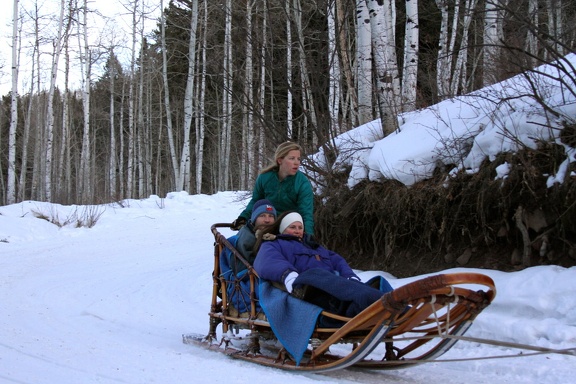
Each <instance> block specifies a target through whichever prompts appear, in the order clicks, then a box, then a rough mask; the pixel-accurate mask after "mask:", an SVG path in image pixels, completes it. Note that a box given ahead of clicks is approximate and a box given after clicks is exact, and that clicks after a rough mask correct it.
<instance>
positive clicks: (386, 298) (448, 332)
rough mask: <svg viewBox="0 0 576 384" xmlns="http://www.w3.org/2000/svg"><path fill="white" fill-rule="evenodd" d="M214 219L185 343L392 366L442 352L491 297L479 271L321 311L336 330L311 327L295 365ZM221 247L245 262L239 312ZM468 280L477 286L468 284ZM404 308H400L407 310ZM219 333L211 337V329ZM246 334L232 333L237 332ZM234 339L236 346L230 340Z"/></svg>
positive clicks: (259, 358) (311, 362) (252, 355)
mask: <svg viewBox="0 0 576 384" xmlns="http://www.w3.org/2000/svg"><path fill="white" fill-rule="evenodd" d="M230 226H231V224H223V223H219V224H214V225H212V227H211V231H212V234H213V235H214V239H215V243H214V272H213V275H212V278H213V290H212V301H211V305H210V312H209V314H208V316H209V324H210V325H209V332H208V335H206V336H203V337H201V336H197V335H184V336H183V339H184V342H185V343H194V344H199V345H202V346H204V347H206V348H208V349H211V350H218V351H220V352H224V353H226V354H228V355H230V356H233V357H235V358H240V359H244V360H248V361H252V362H255V363H258V364H262V365H266V366H271V367H277V368H281V369H286V370H297V371H314V372H318V371H330V370H336V369H342V368H345V367H349V366H352V365H353V366H354V367H358V368H369V369H397V368H402V367H409V366H412V365H414V364H418V363H419V362H422V361H424V360H432V359H435V358H437V357H438V356H440V355H442V354H444V353H445V352H446V351H448V350H449V349H450V348H451V347H452V346H453V345H454V344H455V343H456V341H457V337H458V336H461V335H463V334H464V333H465V332H466V330H467V329H468V328H469V327H470V325H471V324H472V321H473V320H474V319H475V318H476V316H477V315H478V314H479V313H480V312H481V311H482V310H484V308H486V307H487V306H488V305H489V304H490V303H491V302H492V300H493V299H494V297H495V295H496V288H495V285H494V282H493V281H492V279H491V278H490V277H488V276H486V275H483V274H479V273H453V274H440V275H434V276H430V277H426V278H423V279H420V280H418V281H415V282H412V283H410V284H407V285H405V286H402V287H399V288H396V289H395V290H394V291H392V292H389V293H387V294H385V295H383V296H382V298H381V299H380V300H378V301H376V302H375V303H373V304H372V305H371V306H369V307H368V308H366V309H365V310H364V311H363V312H362V313H360V314H358V315H357V316H355V317H354V318H345V317H341V316H337V315H334V314H330V313H327V312H325V311H324V312H322V315H323V316H328V317H332V318H334V319H338V320H342V321H344V322H345V323H344V325H343V326H342V327H340V328H319V327H317V328H316V329H315V330H314V332H313V334H312V337H311V339H310V344H309V347H310V348H309V349H308V351H307V352H306V353H305V355H304V358H303V359H302V361H301V362H300V364H298V365H297V364H296V363H295V362H294V360H293V359H292V358H291V357H290V356H289V354H288V353H287V352H286V350H285V349H284V348H283V347H282V345H281V344H280V343H279V342H278V340H277V339H276V337H275V335H274V333H273V332H272V329H271V327H270V324H269V323H268V322H267V320H266V317H265V315H264V313H262V312H261V310H259V306H258V305H257V299H256V295H255V289H256V288H257V287H256V286H257V278H258V276H257V274H256V271H254V269H253V268H252V266H251V265H250V264H249V263H248V262H247V261H246V260H245V259H244V258H243V257H242V255H240V254H239V253H238V252H237V251H236V249H234V247H233V246H232V245H231V244H230V242H229V241H228V240H227V239H226V237H224V236H223V235H222V234H221V233H220V232H219V231H218V228H222V227H227V228H229V227H230ZM224 248H228V249H229V250H230V251H231V252H232V253H233V254H234V256H235V257H236V258H237V260H239V261H240V262H242V263H244V264H245V265H246V266H247V268H248V274H249V279H250V304H249V307H250V311H249V312H246V313H241V314H239V313H238V311H236V310H235V309H234V307H233V306H231V305H230V303H228V298H227V296H228V295H227V293H226V285H227V284H234V282H231V281H226V280H225V279H224V278H223V277H222V275H221V271H220V254H221V252H222V250H223V249H224ZM470 286H480V287H481V289H479V290H476V291H474V290H472V289H470ZM407 308H408V309H407ZM219 325H221V333H222V337H221V338H220V340H219V341H218V337H217V327H218V326H219ZM241 329H242V330H246V332H247V334H246V335H243V336H238V333H239V330H241ZM236 344H238V345H236Z"/></svg>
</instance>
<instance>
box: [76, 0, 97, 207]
mask: <svg viewBox="0 0 576 384" xmlns="http://www.w3.org/2000/svg"><path fill="white" fill-rule="evenodd" d="M79 19H80V20H81V21H80V22H79V24H78V27H79V28H82V30H81V31H78V39H79V40H80V39H82V41H79V42H78V46H79V49H80V62H81V66H80V72H81V78H80V79H81V83H82V92H81V94H82V111H83V117H84V121H83V130H82V152H81V154H80V180H79V182H78V183H77V184H78V185H79V186H80V191H79V200H80V202H82V203H86V202H88V201H90V197H91V196H92V192H93V191H92V183H91V164H92V161H91V150H92V146H91V144H90V77H91V72H92V65H91V60H92V58H91V55H90V44H89V42H88V0H84V2H83V6H82V8H81V10H80V17H79Z"/></svg>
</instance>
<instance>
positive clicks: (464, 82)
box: [450, 0, 478, 95]
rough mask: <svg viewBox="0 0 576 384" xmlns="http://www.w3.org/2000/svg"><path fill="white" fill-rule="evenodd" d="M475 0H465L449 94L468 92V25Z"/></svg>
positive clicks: (474, 7) (474, 6)
mask: <svg viewBox="0 0 576 384" xmlns="http://www.w3.org/2000/svg"><path fill="white" fill-rule="evenodd" d="M477 3H478V1H477V0H466V3H465V6H464V14H463V22H462V38H461V40H460V47H459V48H458V49H457V52H458V56H457V58H456V65H455V66H454V71H453V73H452V81H451V83H450V94H451V95H457V94H464V93H468V92H469V91H470V89H469V84H470V82H469V81H468V64H469V63H468V46H467V44H468V38H469V35H470V23H471V22H472V15H473V13H474V10H475V9H476V4H477Z"/></svg>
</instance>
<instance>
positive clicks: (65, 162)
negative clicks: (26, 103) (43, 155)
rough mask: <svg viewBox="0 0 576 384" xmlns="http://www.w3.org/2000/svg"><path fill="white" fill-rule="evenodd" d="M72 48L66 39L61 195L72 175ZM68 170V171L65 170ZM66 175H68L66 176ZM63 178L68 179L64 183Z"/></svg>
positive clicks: (68, 191) (60, 159) (69, 182)
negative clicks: (70, 84)
mask: <svg viewBox="0 0 576 384" xmlns="http://www.w3.org/2000/svg"><path fill="white" fill-rule="evenodd" d="M69 5H70V6H69V8H68V12H69V14H68V25H67V29H70V28H72V20H74V17H73V12H75V10H72V7H71V4H70V3H69ZM69 80H70V50H69V47H68V39H66V40H65V41H64V94H63V96H62V133H61V136H60V154H59V156H58V166H57V169H58V178H57V180H59V181H60V182H59V183H58V193H59V194H60V195H64V196H68V195H69V194H70V186H71V180H72V179H71V177H70V176H71V175H70V168H71V164H70V145H69V143H70V134H69V124H70V121H69V115H70V102H69V99H70V91H69V87H68V84H69ZM65 170H66V171H65ZM64 175H66V177H64ZM62 180H66V182H65V183H62Z"/></svg>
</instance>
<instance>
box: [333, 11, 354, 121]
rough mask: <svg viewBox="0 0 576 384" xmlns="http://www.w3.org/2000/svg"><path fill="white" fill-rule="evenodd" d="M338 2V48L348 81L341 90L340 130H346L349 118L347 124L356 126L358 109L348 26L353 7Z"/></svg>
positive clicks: (344, 78) (343, 79) (343, 72)
mask: <svg viewBox="0 0 576 384" xmlns="http://www.w3.org/2000/svg"><path fill="white" fill-rule="evenodd" d="M335 3H336V30H337V32H338V34H337V37H336V40H337V42H338V44H337V49H338V55H339V57H340V65H341V68H342V82H343V83H346V93H344V92H341V98H342V118H341V122H340V124H339V132H344V131H346V130H347V129H348V127H345V126H344V125H343V124H344V122H345V121H347V120H349V123H348V124H347V125H349V126H356V125H358V121H357V120H356V110H357V109H358V96H357V94H356V86H355V84H354V78H355V76H354V74H353V70H352V66H353V59H352V58H351V53H352V47H351V45H352V43H351V41H350V35H351V33H350V26H348V25H347V24H348V15H347V13H348V12H349V11H348V10H349V9H351V7H349V6H348V4H345V2H344V0H335Z"/></svg>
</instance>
